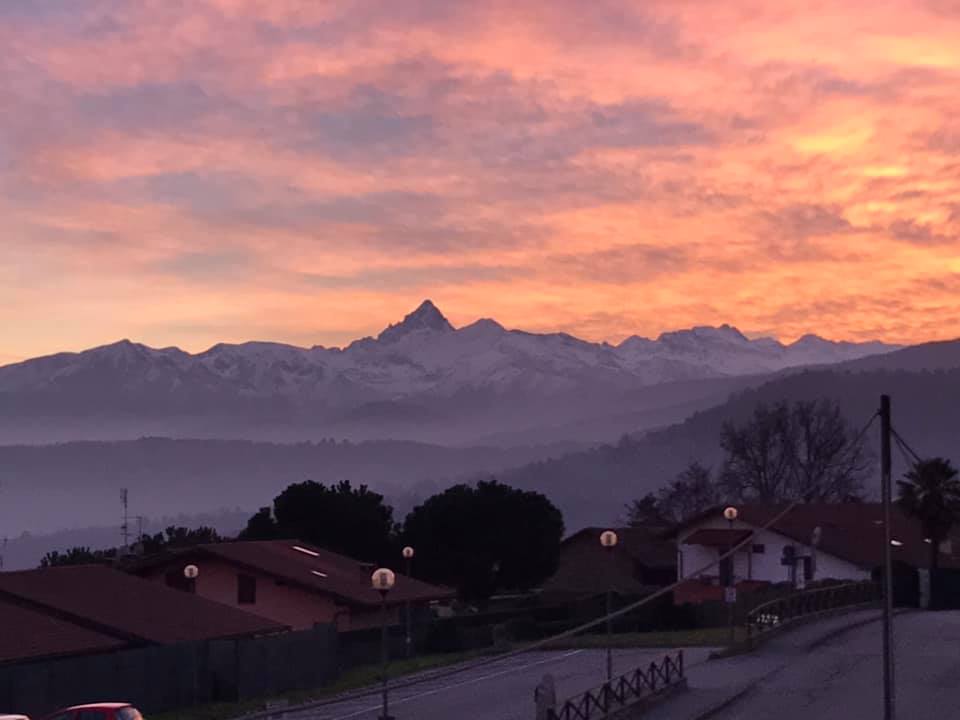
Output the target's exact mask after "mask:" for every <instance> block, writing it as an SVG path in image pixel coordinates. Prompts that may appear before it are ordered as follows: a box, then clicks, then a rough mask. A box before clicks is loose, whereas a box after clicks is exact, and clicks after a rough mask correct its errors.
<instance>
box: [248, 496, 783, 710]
mask: <svg viewBox="0 0 960 720" xmlns="http://www.w3.org/2000/svg"><path fill="white" fill-rule="evenodd" d="M800 504H801V503H800V501H799V500H796V501H793V502H791V503H790V504H789V505H787V507H786V508H784V509H783V510H781V511H780V512H778V513H777V514H776V515H774V516H773V518H771V519H770V520H769V521H768V522H767V523H766V524H764V525H763V526H760V527H759V528H758V531H763V530H768V529H770V528H771V527H772V526H773V525H776V524H777V523H778V522H780V521H781V520H782V519H783V518H784V517H786V516H787V515H788V514H789V513H790V512H791V511H792V510H793V509H794V508H795V507H797V505H800ZM753 535H754V531H751V532H750V533H749V534H748V535H747V536H746V537H745V538H744V539H743V540H741V541H740V542H739V543H737V544H736V545H734V546H733V547H732V548H730V550H728V551H727V552H725V553H723V554H722V555H720V556H719V557H718V558H717V559H716V560H714V561H713V562H711V563H709V564H707V565H705V566H703V567H701V568H699V569H697V570H695V571H694V572H692V573H690V574H689V575H687V576H686V577H684V578H681V579H680V580H677V581H676V582H675V583H673V584H671V585H668V586H667V587H663V588H660V589H659V590H657V591H656V592H654V593H651V594H650V595H647V596H646V597H644V598H642V599H640V600H638V601H637V602H635V603H632V604H630V605H627V606H626V607H623V608H621V609H619V610H617V611H616V612H613V613H610V614H609V615H603V616H601V617H599V618H595V619H594V620H591V621H590V622H588V623H584V624H583V625H580V626H578V627H575V628H573V629H571V630H567V631H565V632H562V633H559V634H557V635H553V636H552V637H549V638H544V639H543V640H538V641H537V642H534V643H531V644H529V645H527V646H525V647H522V648H517V649H516V650H511V651H509V652H506V653H502V654H500V655H494V656H491V657H488V658H484V659H482V660H478V661H476V662H473V663H465V664H464V665H461V666H459V667H456V668H451V669H450V670H447V671H441V672H438V673H431V674H430V675H429V676H428V677H427V678H419V679H412V680H408V681H405V682H398V683H396V684H393V685H390V689H391V690H399V689H402V688H406V687H411V686H413V685H418V684H420V683H421V682H425V681H426V680H431V681H433V680H437V679H440V678H446V677H450V676H453V675H457V674H459V673H462V672H466V671H468V670H476V669H477V668H481V667H484V666H486V665H490V664H492V663H497V662H500V661H502V660H508V659H510V658H513V657H517V656H518V655H524V654H526V653H529V652H534V651H536V650H542V649H543V648H545V647H548V646H549V645H552V644H553V643H555V642H558V641H560V640H566V639H568V638H571V637H574V636H576V635H579V634H581V633H583V632H586V631H587V630H591V629H592V628H595V627H599V626H600V625H602V624H604V623H606V622H607V620H608V619H609V620H615V619H616V618H618V617H621V616H623V615H626V614H628V613H630V612H633V611H634V610H636V609H637V608H640V607H642V606H643V605H646V604H647V603H650V602H653V601H654V600H656V599H657V598H660V597H663V596H664V595H666V594H667V593H670V592H673V591H674V590H675V589H676V588H677V587H679V586H680V585H682V584H683V583H685V582H687V581H688V580H689V578H691V577H696V576H697V575H702V574H703V573H705V572H707V571H709V570H712V569H713V568H715V567H717V566H718V565H719V564H720V563H721V562H723V561H724V560H726V559H727V558H728V557H731V556H732V555H734V554H735V553H737V552H739V551H740V550H741V549H742V548H744V547H746V546H747V545H750V544H751V543H752V542H753ZM379 692H380V689H379V688H373V689H371V690H368V691H363V692H358V693H356V694H351V695H350V697H351V698H360V697H366V696H368V695H376V694H378V693H379ZM342 700H343V698H339V699H338V698H329V699H325V700H317V701H315V702H310V703H305V704H303V705H298V706H297V707H296V711H298V712H299V711H301V710H310V709H312V708H318V707H323V706H324V705H331V704H333V703H337V702H342ZM291 711H292V710H291ZM269 715H270V713H269V712H268V711H260V712H256V713H251V714H249V715H244V716H242V718H241V720H260V719H261V718H268V717H269Z"/></svg>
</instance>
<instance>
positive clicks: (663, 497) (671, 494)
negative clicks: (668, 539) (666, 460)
mask: <svg viewBox="0 0 960 720" xmlns="http://www.w3.org/2000/svg"><path fill="white" fill-rule="evenodd" d="M723 499H724V492H723V489H722V488H721V487H720V486H719V485H718V484H717V482H716V481H715V480H714V479H713V476H712V473H711V470H710V468H708V467H705V466H704V465H701V464H700V463H699V462H697V461H694V462H692V463H690V464H689V465H688V466H687V467H686V468H685V469H684V470H683V472H681V473H680V474H679V475H677V477H676V478H674V479H673V481H672V482H671V483H670V484H669V485H667V487H665V488H663V489H661V490H660V492H659V493H658V494H657V504H658V507H659V509H660V512H661V513H662V514H663V515H664V516H665V517H668V518H670V519H671V520H673V521H674V522H680V521H681V520H684V519H686V518H689V517H692V516H694V515H696V514H698V513H701V512H703V511H704V510H708V509H710V508H712V507H714V506H715V505H718V504H719V503H721V502H723Z"/></svg>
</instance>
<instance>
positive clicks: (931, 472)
mask: <svg viewBox="0 0 960 720" xmlns="http://www.w3.org/2000/svg"><path fill="white" fill-rule="evenodd" d="M957 475H958V472H957V469H956V468H955V467H953V465H952V464H951V463H950V461H949V460H945V459H944V458H933V459H931V460H923V461H921V462H918V463H917V464H916V465H914V466H913V468H912V469H911V470H910V471H909V472H908V473H907V474H906V475H905V476H904V477H905V479H904V480H898V481H897V486H898V487H899V489H900V497H899V499H898V501H897V502H898V503H899V505H900V507H901V508H903V511H904V512H906V513H907V514H909V515H912V516H914V517H915V518H917V520H919V521H920V525H921V527H922V528H923V532H924V535H926V536H927V538H929V540H930V569H931V570H936V569H937V568H938V567H939V566H940V544H941V543H942V542H943V541H944V540H946V538H947V535H948V534H949V533H950V529H951V528H952V527H953V526H954V524H955V523H956V522H957V518H958V515H960V480H958V478H957Z"/></svg>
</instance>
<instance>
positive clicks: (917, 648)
mask: <svg viewBox="0 0 960 720" xmlns="http://www.w3.org/2000/svg"><path fill="white" fill-rule="evenodd" d="M879 618H880V613H879V611H878V610H870V611H863V612H857V613H852V614H849V615H846V616H841V617H837V618H832V619H829V620H825V621H822V622H820V623H815V624H811V625H807V626H803V627H801V628H798V629H796V630H793V631H791V632H787V633H785V634H783V635H781V636H778V637H776V638H773V639H772V640H771V641H770V642H769V643H768V644H766V645H764V646H763V647H762V648H761V649H760V650H758V651H757V652H755V653H750V654H747V655H741V656H738V657H733V658H729V659H727V660H717V661H711V662H708V663H703V664H700V665H699V666H697V667H694V668H693V669H692V670H691V672H689V673H688V679H689V682H690V691H689V692H686V693H682V694H680V695H678V696H676V697H675V698H672V699H670V700H669V701H667V702H666V703H664V704H662V705H660V706H658V707H655V708H653V709H652V710H651V711H650V712H648V713H646V714H644V716H643V718H644V720H701V718H703V717H706V716H707V713H709V717H710V718H711V720H767V719H768V718H773V719H774V720H879V719H880V718H882V717H883V679H882V678H883V676H882V670H881V666H880V650H881V642H882V640H881V635H880V632H881V627H882V626H881V623H880V622H879ZM864 623H866V624H864ZM894 646H895V648H896V656H895V662H896V669H895V676H896V692H897V715H896V716H897V718H898V719H899V720H946V719H948V718H960V613H958V612H942V613H931V612H909V613H905V614H903V615H898V616H897V617H896V618H895V621H894ZM731 701H732V702H731ZM725 703H729V704H726V705H725V706H724V704H725ZM721 706H723V707H722V709H719V710H717V708H718V707H721ZM711 711H713V712H711Z"/></svg>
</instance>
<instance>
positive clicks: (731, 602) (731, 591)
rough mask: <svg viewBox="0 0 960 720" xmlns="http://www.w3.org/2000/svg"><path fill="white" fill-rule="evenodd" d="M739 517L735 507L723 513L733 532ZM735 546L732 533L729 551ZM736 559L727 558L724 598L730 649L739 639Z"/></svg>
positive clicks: (734, 555)
mask: <svg viewBox="0 0 960 720" xmlns="http://www.w3.org/2000/svg"><path fill="white" fill-rule="evenodd" d="M739 515H740V511H739V510H737V509H736V508H735V507H733V506H731V507H728V508H727V509H726V510H724V511H723V517H724V518H726V520H727V522H728V523H729V524H730V530H733V523H734V522H736V519H737V517H739ZM735 546H736V543H735V542H734V541H733V536H732V533H731V538H730V546H729V550H733V548H734V547H735ZM729 550H728V551H729ZM735 558H736V553H734V554H732V555H730V557H728V558H727V567H728V568H729V572H727V583H726V588H725V597H724V600H726V602H727V621H728V624H729V626H730V641H729V643H730V647H733V645H734V643H735V642H736V639H737V637H736V625H735V622H734V621H735V609H736V603H737V599H736V597H737V596H736V592H737V586H736V583H735V582H734V568H735V567H736V562H735Z"/></svg>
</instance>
